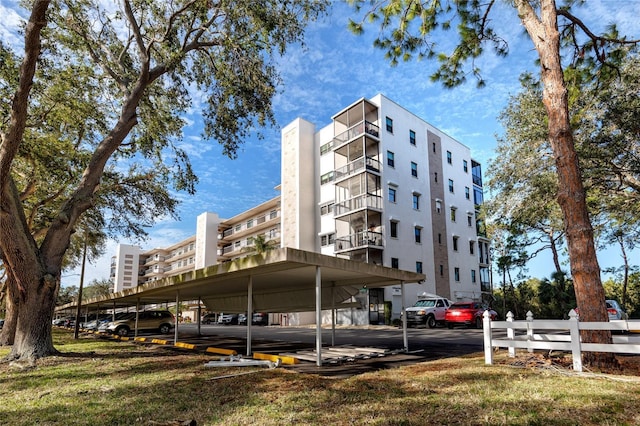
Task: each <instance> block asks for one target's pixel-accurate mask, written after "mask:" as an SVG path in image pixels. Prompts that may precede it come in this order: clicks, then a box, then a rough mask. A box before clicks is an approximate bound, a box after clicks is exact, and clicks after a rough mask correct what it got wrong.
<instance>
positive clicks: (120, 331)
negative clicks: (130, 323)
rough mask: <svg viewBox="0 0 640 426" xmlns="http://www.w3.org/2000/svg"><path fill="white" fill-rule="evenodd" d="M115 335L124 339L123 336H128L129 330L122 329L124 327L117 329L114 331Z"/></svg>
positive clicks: (126, 328)
mask: <svg viewBox="0 0 640 426" xmlns="http://www.w3.org/2000/svg"><path fill="white" fill-rule="evenodd" d="M116 334H117V335H118V336H123V337H124V336H126V335H128V334H129V328H128V327H124V326H123V327H118V328H117V329H116Z"/></svg>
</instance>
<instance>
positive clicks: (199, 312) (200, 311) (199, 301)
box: [198, 297, 202, 336]
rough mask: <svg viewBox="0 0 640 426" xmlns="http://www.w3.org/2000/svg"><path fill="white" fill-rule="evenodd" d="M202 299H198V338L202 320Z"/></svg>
mask: <svg viewBox="0 0 640 426" xmlns="http://www.w3.org/2000/svg"><path fill="white" fill-rule="evenodd" d="M201 303H202V299H201V298H199V297H198V336H200V335H201V334H200V323H201V319H202V306H201Z"/></svg>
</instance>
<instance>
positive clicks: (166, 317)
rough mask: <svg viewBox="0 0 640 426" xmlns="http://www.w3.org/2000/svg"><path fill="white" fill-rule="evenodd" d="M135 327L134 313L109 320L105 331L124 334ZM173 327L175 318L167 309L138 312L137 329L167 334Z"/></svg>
mask: <svg viewBox="0 0 640 426" xmlns="http://www.w3.org/2000/svg"><path fill="white" fill-rule="evenodd" d="M135 327H136V316H135V314H133V315H131V316H130V317H127V318H123V319H121V320H116V321H113V322H110V323H109V324H108V326H107V332H108V333H113V334H117V335H119V336H126V335H128V334H129V332H130V331H131V330H133V329H135ZM174 327H175V319H174V317H173V314H172V313H171V312H169V311H144V312H139V313H138V330H147V331H149V330H153V331H156V330H157V331H159V332H160V333H162V334H168V333H169V332H171V330H172V329H173V328H174Z"/></svg>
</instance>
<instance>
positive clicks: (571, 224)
mask: <svg viewBox="0 0 640 426" xmlns="http://www.w3.org/2000/svg"><path fill="white" fill-rule="evenodd" d="M516 5H517V8H518V12H519V15H520V19H521V21H522V23H523V25H524V27H525V28H526V30H527V32H528V33H529V36H530V37H531V40H532V41H533V44H534V46H535V48H536V50H537V52H538V55H539V57H540V65H541V77H542V83H543V103H544V105H545V108H546V110H547V114H548V117H549V142H550V144H551V147H552V149H553V153H554V157H555V161H556V169H557V173H558V187H559V188H558V203H559V204H560V208H561V210H562V213H563V216H564V224H565V233H566V238H567V246H568V249H569V261H570V263H571V275H572V278H573V282H574V287H575V292H576V300H577V304H578V307H579V308H580V319H581V320H582V321H608V320H609V318H608V315H607V310H606V307H605V303H604V300H605V295H604V288H603V287H602V281H601V278H600V267H599V265H598V259H597V257H596V250H595V244H594V240H593V228H592V226H591V221H590V219H589V213H588V210H587V204H586V194H585V190H584V187H583V184H582V176H581V172H580V166H579V162H578V155H577V153H576V150H575V145H574V139H573V133H572V130H571V124H570V120H569V103H568V99H567V88H566V85H565V81H564V74H563V69H562V63H561V58H560V33H559V31H558V15H557V9H556V4H555V1H554V0H542V1H541V2H540V18H538V17H537V15H536V12H535V10H534V9H533V7H532V6H531V4H530V2H529V1H525V0H518V1H516ZM596 301H598V302H597V303H596ZM581 335H582V339H583V340H584V341H585V342H591V343H612V338H611V332H610V331H599V330H596V331H592V330H587V331H583V332H581ZM584 358H585V359H584V361H585V364H588V365H591V366H593V367H604V366H607V367H610V366H613V365H615V364H616V361H615V357H614V356H613V354H600V353H587V354H585V355H584Z"/></svg>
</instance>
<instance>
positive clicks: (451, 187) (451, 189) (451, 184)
mask: <svg viewBox="0 0 640 426" xmlns="http://www.w3.org/2000/svg"><path fill="white" fill-rule="evenodd" d="M449 192H451V193H452V194H453V179H449Z"/></svg>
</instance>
